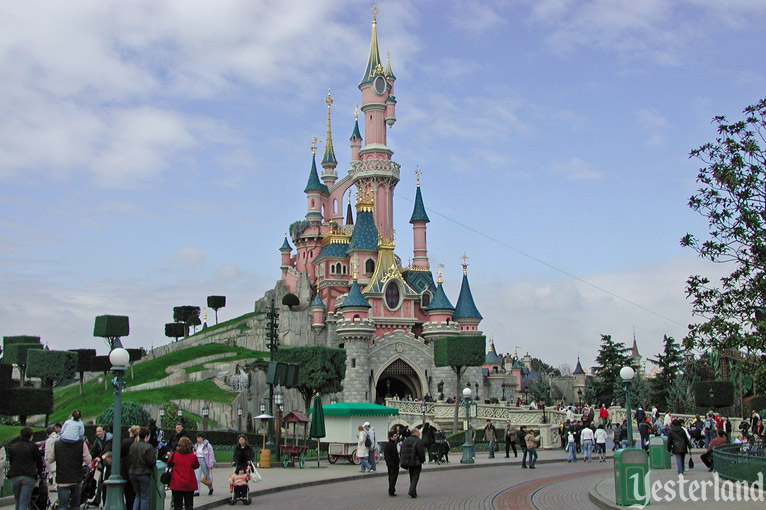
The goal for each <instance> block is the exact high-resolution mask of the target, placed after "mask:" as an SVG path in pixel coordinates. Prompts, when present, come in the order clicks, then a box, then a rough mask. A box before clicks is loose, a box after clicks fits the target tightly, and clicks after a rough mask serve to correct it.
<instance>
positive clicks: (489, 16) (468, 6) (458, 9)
mask: <svg viewBox="0 0 766 510" xmlns="http://www.w3.org/2000/svg"><path fill="white" fill-rule="evenodd" d="M450 22H451V23H452V25H453V26H454V27H455V28H458V29H463V30H467V31H469V32H474V33H482V32H485V31H487V30H491V29H493V28H495V27H496V26H498V25H501V24H502V23H503V22H504V20H503V18H502V17H501V16H500V15H499V14H498V13H497V11H496V10H495V8H494V7H493V6H491V5H488V4H486V3H480V2H460V3H458V4H455V8H454V10H453V12H452V16H451V19H450Z"/></svg>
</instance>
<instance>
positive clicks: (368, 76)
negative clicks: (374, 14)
mask: <svg viewBox="0 0 766 510" xmlns="http://www.w3.org/2000/svg"><path fill="white" fill-rule="evenodd" d="M378 70H380V71H382V70H383V66H382V65H381V63H380V52H379V51H378V22H377V21H376V20H375V18H373V19H372V37H371V38H370V56H369V57H368V58H367V67H365V69H364V74H363V75H362V81H360V82H359V85H360V86H361V85H363V84H365V83H369V82H371V81H372V78H373V76H375V73H376V72H378Z"/></svg>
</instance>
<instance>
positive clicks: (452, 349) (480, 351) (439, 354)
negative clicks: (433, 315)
mask: <svg viewBox="0 0 766 510" xmlns="http://www.w3.org/2000/svg"><path fill="white" fill-rule="evenodd" d="M486 345H487V339H486V337H484V336H483V335H471V336H468V335H452V336H443V337H440V338H435V339H434V365H436V366H437V367H450V368H451V369H452V371H453V372H455V395H457V396H460V395H461V391H462V388H461V386H460V377H461V376H462V375H463V373H465V370H466V369H467V368H468V367H480V366H481V365H483V364H484V358H485V355H484V352H485V347H486ZM458 406H459V404H458V399H457V398H456V399H455V416H454V418H453V420H452V432H453V433H455V432H457V417H458V411H459V409H458Z"/></svg>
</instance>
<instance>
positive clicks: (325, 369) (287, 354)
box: [274, 345, 346, 413]
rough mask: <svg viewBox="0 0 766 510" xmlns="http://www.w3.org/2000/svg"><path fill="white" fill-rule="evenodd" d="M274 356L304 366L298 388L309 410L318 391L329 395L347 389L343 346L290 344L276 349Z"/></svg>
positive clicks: (306, 408)
mask: <svg viewBox="0 0 766 510" xmlns="http://www.w3.org/2000/svg"><path fill="white" fill-rule="evenodd" d="M274 359H275V360H276V361H282V362H285V363H296V364H299V365H300V369H299V370H298V384H296V385H295V389H297V390H298V391H299V392H300V394H301V396H302V397H303V404H304V405H305V408H304V409H305V411H306V413H308V410H309V408H310V407H311V399H312V398H313V397H314V395H316V394H317V393H319V394H322V395H327V394H328V393H335V392H339V391H343V384H342V383H343V378H344V377H346V351H345V350H343V349H333V348H331V347H326V346H324V345H307V346H302V347H287V348H284V349H280V350H279V351H277V352H275V353H274Z"/></svg>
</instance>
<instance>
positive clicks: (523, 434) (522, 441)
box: [516, 425, 527, 469]
mask: <svg viewBox="0 0 766 510" xmlns="http://www.w3.org/2000/svg"><path fill="white" fill-rule="evenodd" d="M516 439H517V440H518V441H519V447H520V448H521V467H523V468H524V469H527V430H526V428H525V427H524V425H521V426H520V427H519V431H518V432H516Z"/></svg>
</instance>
